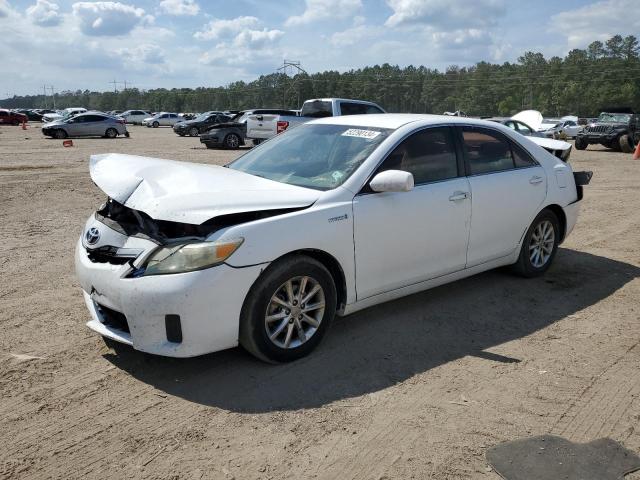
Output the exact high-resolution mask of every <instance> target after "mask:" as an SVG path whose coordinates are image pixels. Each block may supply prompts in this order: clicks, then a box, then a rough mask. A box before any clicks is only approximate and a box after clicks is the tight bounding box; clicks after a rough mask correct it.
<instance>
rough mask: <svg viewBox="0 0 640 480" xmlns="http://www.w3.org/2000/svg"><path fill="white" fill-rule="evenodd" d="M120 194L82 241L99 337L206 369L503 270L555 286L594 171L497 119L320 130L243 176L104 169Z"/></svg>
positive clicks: (101, 158) (307, 131)
mask: <svg viewBox="0 0 640 480" xmlns="http://www.w3.org/2000/svg"><path fill="white" fill-rule="evenodd" d="M90 170H91V177H92V179H93V181H94V182H95V183H96V185H98V186H99V187H100V188H101V189H102V190H103V191H104V192H105V193H106V195H107V196H108V200H107V201H106V203H105V204H104V205H103V206H102V207H100V209H99V210H98V211H97V212H96V213H95V214H93V215H91V217H90V218H89V219H88V221H87V223H86V226H85V228H84V231H83V234H82V235H81V238H80V239H79V241H78V243H77V249H76V271H77V275H78V278H79V280H80V285H81V286H82V290H83V294H84V299H85V302H86V305H87V307H88V309H89V311H90V314H91V320H90V321H89V322H88V324H87V325H88V326H89V327H90V328H91V329H93V330H95V331H96V332H98V333H99V334H101V335H103V336H105V337H109V338H111V339H113V340H116V341H118V342H122V343H126V344H129V345H132V346H133V347H134V348H135V349H137V350H141V351H144V352H149V353H153V354H158V355H166V356H173V357H190V356H195V355H201V354H205V353H209V352H214V351H217V350H222V349H226V348H230V347H234V346H236V345H238V344H241V345H242V346H244V347H245V348H246V349H247V350H248V351H250V352H251V353H253V354H254V355H256V356H257V357H259V358H261V359H263V360H266V361H270V362H286V361H291V360H295V359H297V358H300V357H302V356H304V355H306V354H308V353H309V352H310V351H311V350H313V349H314V348H315V347H316V346H317V345H318V343H319V342H320V340H321V339H322V337H323V336H324V334H325V333H326V331H327V329H328V327H329V325H330V323H331V321H332V320H333V318H334V315H336V314H338V315H348V314H350V313H352V312H355V311H357V310H360V309H363V308H366V307H369V306H372V305H375V304H378V303H381V302H386V301H388V300H392V299H395V298H398V297H402V296H404V295H409V294H412V293H415V292H418V291H421V290H425V289H428V288H431V287H435V286H437V285H441V284H444V283H447V282H452V281H454V280H458V279H460V278H463V277H468V276H470V275H474V274H476V273H479V272H482V271H485V270H489V269H493V268H496V267H500V266H504V265H512V266H513V268H514V270H516V271H517V272H519V273H520V274H521V275H523V276H525V277H533V276H536V275H540V274H542V273H544V272H545V271H546V270H547V269H548V268H549V266H550V265H551V264H552V262H553V260H554V257H555V255H556V251H557V248H558V245H559V244H560V243H561V242H562V241H563V240H564V239H565V238H566V237H567V235H568V234H569V233H570V232H571V230H572V229H573V227H574V225H575V223H576V219H577V217H578V210H579V208H580V207H579V205H580V200H581V198H582V185H583V184H586V183H588V181H589V179H590V172H578V173H575V174H574V173H573V172H572V170H571V167H570V166H569V165H568V164H566V163H564V162H562V161H561V160H559V159H558V158H556V157H555V156H553V155H552V154H550V153H548V152H547V151H545V150H544V149H543V148H541V147H539V146H538V145H536V144H535V143H533V142H531V141H530V140H529V139H528V138H527V137H524V136H522V135H519V134H518V133H517V132H514V131H513V130H511V129H509V128H507V127H504V126H503V125H499V124H496V123H493V122H486V121H482V120H473V119H470V118H458V117H440V116H430V115H400V114H398V115H396V114H392V115H390V114H387V115H361V116H347V117H334V118H326V119H319V120H315V121H312V122H309V123H308V124H305V125H303V126H300V127H298V128H296V129H293V130H291V131H288V132H285V133H284V134H282V135H278V136H277V137H274V138H273V139H271V140H269V141H268V142H265V143H263V144H261V145H260V146H259V147H257V148H254V149H253V150H251V151H249V152H248V153H246V154H245V155H243V156H242V157H240V158H239V159H237V160H235V161H234V162H232V163H230V164H229V165H227V166H226V167H220V166H211V165H199V164H193V163H182V162H175V161H169V160H157V159H152V158H146V157H137V156H129V155H121V154H106V155H97V156H93V157H92V158H91V168H90Z"/></svg>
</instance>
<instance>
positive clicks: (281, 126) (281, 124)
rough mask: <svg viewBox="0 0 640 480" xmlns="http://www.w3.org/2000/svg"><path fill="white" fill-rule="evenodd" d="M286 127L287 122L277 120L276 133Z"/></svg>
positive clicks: (287, 125)
mask: <svg viewBox="0 0 640 480" xmlns="http://www.w3.org/2000/svg"><path fill="white" fill-rule="evenodd" d="M288 127H289V122H286V121H284V120H278V123H277V124H276V135H278V134H280V133H282V132H284V131H285V130H286V129H287V128H288Z"/></svg>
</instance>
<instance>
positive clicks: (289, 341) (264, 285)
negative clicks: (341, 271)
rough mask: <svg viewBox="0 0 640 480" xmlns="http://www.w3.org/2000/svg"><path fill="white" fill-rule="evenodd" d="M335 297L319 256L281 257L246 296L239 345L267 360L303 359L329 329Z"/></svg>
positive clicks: (330, 281) (331, 283)
mask: <svg viewBox="0 0 640 480" xmlns="http://www.w3.org/2000/svg"><path fill="white" fill-rule="evenodd" d="M314 291H315V292H316V293H313V292H314ZM291 296H292V297H293V298H290V297H291ZM305 297H307V298H306V299H305ZM336 298H337V295H336V287H335V284H334V281H333V277H332V276H331V274H330V273H329V271H328V270H327V269H326V267H325V266H324V265H322V264H321V263H320V262H318V261H317V260H315V259H313V258H311V257H307V256H306V255H295V256H290V257H287V258H284V259H281V260H279V261H276V262H275V263H273V264H272V265H270V266H269V267H268V268H267V269H266V270H265V271H264V272H263V273H262V275H261V276H260V277H259V278H258V280H256V282H255V283H254V284H253V286H252V287H251V290H250V291H249V294H248V295H247V298H246V299H245V302H244V305H243V306H242V310H241V313H240V344H241V345H242V346H243V347H244V348H245V349H246V350H247V351H249V352H250V353H251V354H253V355H255V356H256V357H258V358H259V359H261V360H264V361H265V362H270V363H283V362H291V361H293V360H297V359H299V358H302V357H304V356H305V355H308V354H309V353H310V352H311V351H312V350H313V349H314V348H315V347H316V346H317V345H318V344H319V343H320V341H321V340H322V338H323V337H324V335H325V334H326V332H327V330H328V329H329V326H330V324H331V322H332V320H333V317H334V316H335V311H336ZM274 299H275V300H274ZM305 302H308V303H306V304H305ZM303 312H306V313H303Z"/></svg>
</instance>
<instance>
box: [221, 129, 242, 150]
mask: <svg viewBox="0 0 640 480" xmlns="http://www.w3.org/2000/svg"><path fill="white" fill-rule="evenodd" d="M224 146H225V147H227V148H229V149H231V150H236V149H238V148H239V147H240V137H239V136H238V135H236V134H235V133H230V134H229V135H227V136H226V137H224Z"/></svg>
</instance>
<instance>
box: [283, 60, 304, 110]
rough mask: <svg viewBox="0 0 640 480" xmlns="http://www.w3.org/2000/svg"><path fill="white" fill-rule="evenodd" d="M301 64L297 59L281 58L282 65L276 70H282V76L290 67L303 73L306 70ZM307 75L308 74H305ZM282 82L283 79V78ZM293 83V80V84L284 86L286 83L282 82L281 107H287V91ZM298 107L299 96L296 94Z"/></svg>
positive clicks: (285, 74)
mask: <svg viewBox="0 0 640 480" xmlns="http://www.w3.org/2000/svg"><path fill="white" fill-rule="evenodd" d="M301 65H302V64H301V63H300V61H299V60H286V59H285V60H283V61H282V66H281V67H280V68H278V69H277V71H278V72H279V71H282V73H284V76H285V77H287V69H288V68H289V69H291V70H292V71H295V70H297V73H305V74H307V72H306V71H305V70H304V68H302V66H301ZM307 75H308V74H307ZM283 82H284V80H283ZM294 85H295V82H293V84H292V85H291V86H290V87H289V88H286V83H283V87H282V108H287V93H288V92H289V90H291V88H293V86H294ZM298 107H300V97H299V96H298Z"/></svg>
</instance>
